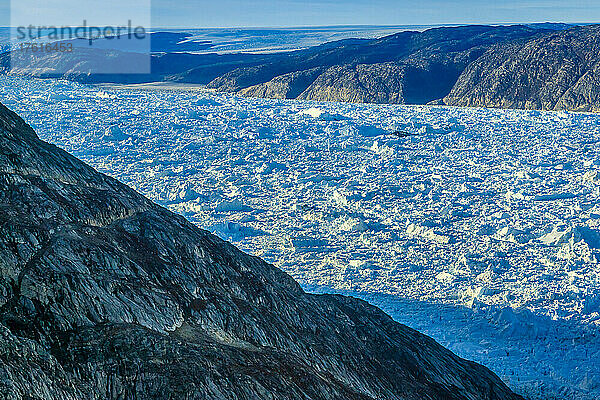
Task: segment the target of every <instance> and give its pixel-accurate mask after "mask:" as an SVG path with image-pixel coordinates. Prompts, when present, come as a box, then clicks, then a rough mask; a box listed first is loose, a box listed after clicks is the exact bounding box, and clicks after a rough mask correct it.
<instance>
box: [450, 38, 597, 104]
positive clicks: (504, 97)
mask: <svg viewBox="0 0 600 400" xmlns="http://www.w3.org/2000/svg"><path fill="white" fill-rule="evenodd" d="M599 51H600V27H598V26H589V27H580V28H574V29H571V30H568V31H564V32H555V33H552V34H544V35H541V36H540V37H537V38H534V39H531V40H526V41H517V42H514V43H510V44H504V45H500V46H496V47H494V48H492V49H490V50H489V51H488V52H487V53H486V54H484V55H483V56H482V57H481V58H479V59H478V60H477V61H475V62H473V63H472V64H471V65H469V67H467V69H466V70H465V71H464V73H463V74H462V75H461V76H460V78H459V79H458V82H457V83H456V85H455V86H454V88H453V89H452V91H451V92H450V94H449V95H448V96H447V97H446V98H445V99H444V102H445V103H446V104H448V105H457V106H477V107H498V108H525V109H543V110H576V111H592V112H597V111H598V110H600V75H599V74H600V59H599V58H598V52H599Z"/></svg>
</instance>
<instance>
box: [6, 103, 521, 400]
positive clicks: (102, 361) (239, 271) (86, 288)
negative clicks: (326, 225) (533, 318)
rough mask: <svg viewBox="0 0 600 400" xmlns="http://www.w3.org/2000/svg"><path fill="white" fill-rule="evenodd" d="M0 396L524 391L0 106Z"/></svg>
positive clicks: (504, 395) (469, 395) (489, 395)
mask: <svg viewBox="0 0 600 400" xmlns="http://www.w3.org/2000/svg"><path fill="white" fill-rule="evenodd" d="M0 398H2V399H6V400H21V399H36V400H40V399H43V400H69V399H73V400H75V399H98V400H105V399H202V400H204V399H290V400H291V399H294V400H297V399H344V400H348V399H365V400H366V399H415V400H416V399H419V400H425V399H430V400H440V399H472V400H476V399H482V400H483V399H487V400H508V399H512V400H516V399H519V398H520V397H519V396H517V395H515V394H513V393H512V392H511V391H510V390H509V389H508V388H507V387H506V386H505V385H504V384H503V383H502V381H501V380H500V379H499V378H498V377H496V376H495V375H494V374H493V373H492V372H490V371H489V370H487V369H486V368H484V367H482V366H480V365H477V364H475V363H472V362H469V361H465V360H462V359H460V358H458V357H457V356H455V355H454V354H452V353H451V352H450V351H448V350H446V349H444V348H443V347H441V346H440V345H438V344H437V343H436V342H435V341H433V340H432V339H430V338H428V337H426V336H424V335H422V334H420V333H418V332H416V331H414V330H412V329H409V328H407V327H405V326H403V325H400V324H397V323H395V322H394V321H393V320H392V319H391V318H390V317H389V316H387V315H386V314H384V313H383V312H382V311H380V310H379V309H377V308H375V307H372V306H370V305H368V304H366V303H364V302H362V301H359V300H356V299H353V298H347V297H341V296H317V295H310V294H307V293H305V292H304V291H303V290H302V289H301V288H300V287H299V286H298V284H297V283H296V282H295V281H294V280H292V278H291V277H289V276H288V275H286V274H285V273H283V272H282V271H280V270H278V269H276V268H275V267H273V266H271V265H269V264H267V263H265V262H263V261H262V260H260V259H258V258H255V257H252V256H249V255H246V254H244V253H242V252H240V251H239V250H237V249H236V248H235V247H233V246H232V245H230V244H228V243H226V242H224V241H222V240H220V239H218V238H216V237H215V236H213V235H211V234H210V233H208V232H205V231H203V230H200V229H198V228H196V227H195V226H194V225H192V224H191V223H189V222H187V221H186V220H185V219H184V218H183V217H180V216H177V215H174V214H172V213H171V212H169V211H167V210H165V209H163V208H161V207H159V206H157V205H155V204H153V203H151V202H150V201H149V200H147V199H145V198H144V197H142V196H141V195H139V194H137V193H136V192H135V191H133V190H132V189H129V188H128V187H126V186H124V185H122V184H120V183H119V182H117V181H115V180H114V179H111V178H109V177H107V176H104V175H102V174H99V173H97V172H96V171H94V170H93V169H92V168H90V167H88V166H87V165H85V164H83V163H82V162H80V161H79V160H77V159H75V158H74V157H72V156H70V155H69V154H67V153H65V152H64V151H62V150H60V149H58V148H57V147H55V146H52V145H50V144H47V143H45V142H43V141H41V140H40V139H39V138H38V137H37V136H36V134H35V133H34V132H33V130H32V129H31V128H30V127H29V126H28V125H26V123H25V122H23V120H21V119H20V118H19V117H17V116H16V115H15V114H13V113H12V112H10V111H9V110H7V109H6V108H4V107H3V106H0Z"/></svg>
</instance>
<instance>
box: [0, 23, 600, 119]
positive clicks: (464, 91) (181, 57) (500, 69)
mask: <svg viewBox="0 0 600 400" xmlns="http://www.w3.org/2000/svg"><path fill="white" fill-rule="evenodd" d="M598 31H599V28H598V26H594V25H589V26H570V25H566V24H553V23H545V24H529V25H512V26H483V25H482V26H478V25H468V26H459V27H442V28H433V29H428V30H426V31H423V32H418V31H405V32H400V33H397V34H394V35H391V36H386V37H382V38H379V39H345V40H340V41H336V42H329V43H326V44H323V45H320V46H315V47H311V48H308V49H304V50H298V51H292V52H286V53H276V54H244V53H239V54H226V55H218V54H190V53H185V52H184V51H178V52H168V51H167V52H165V51H157V53H156V54H154V55H153V56H152V73H151V74H148V75H135V74H133V75H90V74H86V73H85V70H86V69H85V63H83V65H82V64H81V63H79V64H78V62H77V61H78V60H77V57H76V56H74V55H72V54H64V55H59V56H56V55H52V56H41V57H40V59H39V65H40V66H42V67H43V71H44V72H43V73H40V74H39V76H40V77H60V78H67V79H73V80H77V81H81V82H88V83H99V82H118V83H141V82H151V81H168V82H178V83H194V84H205V85H207V87H208V88H210V89H214V90H216V91H220V92H230V93H236V94H239V95H242V96H251V97H269V98H278V99H302V100H315V101H339V102H364V103H383V104H441V105H453V106H476V107H501V108H532V109H543V110H577V111H598V110H599V109H600V99H599V96H598V92H600V84H599V83H598V78H597V68H598V66H597V65H598V61H599V56H598V52H597V51H596V49H597V46H598ZM156 35H157V37H156V44H155V45H154V46H153V48H154V49H159V48H161V47H164V48H165V49H166V48H169V46H171V47H173V43H175V42H176V41H177V40H178V39H180V38H181V37H183V36H181V37H180V36H177V35H175V34H173V33H169V34H168V35H167V36H165V35H166V34H164V33H160V32H158V33H156ZM185 48H186V47H185V46H184V45H182V47H181V49H185ZM98 51H100V50H98ZM106 56H107V55H103V54H100V55H99V56H98V57H95V58H94V57H90V58H89V59H90V61H89V62H90V63H98V62H101V60H102V57H106ZM109 56H110V57H118V56H119V55H115V54H110V55H109ZM9 60H10V54H8V53H5V54H4V55H3V56H2V57H0V65H2V66H3V70H4V71H5V72H7V71H8V69H9V68H8V65H9ZM55 65H60V66H61V67H62V69H63V70H69V68H68V66H69V65H77V66H78V68H80V69H81V70H82V71H83V72H75V71H73V72H70V73H67V74H53V73H52V68H53V66H55ZM11 73H13V74H20V73H21V72H20V71H19V70H15V71H12V72H11Z"/></svg>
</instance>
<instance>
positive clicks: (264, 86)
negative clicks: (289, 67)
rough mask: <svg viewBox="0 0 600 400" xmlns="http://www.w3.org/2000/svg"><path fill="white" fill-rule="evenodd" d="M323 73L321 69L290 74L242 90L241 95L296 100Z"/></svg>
mask: <svg viewBox="0 0 600 400" xmlns="http://www.w3.org/2000/svg"><path fill="white" fill-rule="evenodd" d="M322 72H323V70H322V69H321V68H313V69H309V70H307V71H297V72H290V73H289V74H284V75H281V76H278V77H276V78H273V79H272V80H270V81H269V82H266V83H261V84H258V85H254V86H250V87H249V88H246V89H241V90H240V91H239V94H241V95H242V96H248V97H266V98H270V99H295V98H298V96H300V95H301V94H302V92H304V91H305V90H306V88H307V87H309V86H310V85H311V84H312V83H313V82H314V81H315V79H316V78H317V77H318V76H319V75H320V74H321V73H322Z"/></svg>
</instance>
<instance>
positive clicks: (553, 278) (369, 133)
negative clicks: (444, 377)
mask: <svg viewBox="0 0 600 400" xmlns="http://www.w3.org/2000/svg"><path fill="white" fill-rule="evenodd" d="M1 80H2V85H1V89H0V94H1V96H2V97H1V101H2V102H3V103H4V104H5V105H6V106H8V107H10V108H12V109H13V110H15V111H16V112H18V113H19V114H21V115H22V116H23V117H24V118H25V119H26V120H27V121H28V122H29V123H30V124H31V125H32V126H33V127H34V128H35V129H36V130H37V131H38V133H39V134H40V136H41V137H42V138H43V139H44V140H47V141H50V142H51V143H54V144H56V145H58V146H60V147H62V148H64V149H66V150H67V151H69V152H71V153H73V154H74V155H76V156H77V157H79V158H81V159H82V160H84V161H85V162H88V163H89V164H91V165H92V166H94V167H95V168H97V169H98V170H100V171H101V172H104V173H107V174H109V175H112V176H114V177H116V178H118V179H119V180H121V181H122V182H124V183H126V184H128V185H131V186H132V187H134V188H135V189H137V190H139V191H141V192H142V193H143V194H145V195H147V196H149V197H150V198H151V199H153V200H155V201H157V202H159V203H160V204H163V205H165V206H166V207H168V208H170V209H171V210H173V211H176V212H178V213H181V214H183V215H185V216H186V217H188V218H189V219H190V220H191V221H193V222H195V223H196V224H198V225H199V226H201V227H203V228H206V229H208V230H210V231H212V232H214V233H216V234H218V235H219V236H221V237H223V238H225V239H227V240H230V241H232V242H234V243H235V244H236V245H237V246H239V247H241V248H242V249H244V250H246V251H248V252H250V253H252V254H255V255H258V256H260V257H263V258H265V259H266V260H268V261H270V262H272V263H274V264H276V265H277V266H279V267H281V268H283V269H284V270H286V271H287V272H289V273H290V274H292V275H293V276H294V277H295V278H297V279H298V280H299V281H300V282H301V283H302V284H303V285H304V286H305V287H306V288H307V289H309V290H312V291H315V292H321V291H326V292H339V293H345V294H351V295H355V296H358V297H362V298H365V299H367V300H368V301H370V302H371V303H373V304H376V305H378V306H381V307H382V308H383V309H384V310H385V311H387V312H389V313H390V314H391V315H392V316H393V317H394V318H395V319H396V320H398V321H400V322H402V323H405V324H407V325H409V326H411V327H414V328H416V329H418V330H420V331H422V332H424V333H426V334H429V335H431V336H433V337H434V338H435V339H437V340H438V341H439V342H441V343H442V344H443V345H445V346H448V347H449V348H450V349H451V350H453V351H455V352H456V353H457V354H459V355H460V356H462V357H465V358H468V359H472V360H474V361H477V362H481V363H483V364H485V365H486V366H488V367H490V368H491V369H492V370H494V371H495V372H496V373H497V374H498V375H500V376H501V377H502V378H503V379H504V380H505V381H506V382H507V383H508V384H509V385H510V386H511V387H512V388H513V389H515V390H516V391H517V392H519V393H521V394H524V395H526V396H527V397H530V398H534V399H552V398H556V399H597V398H600V335H599V329H600V281H599V280H600V264H598V261H599V259H600V203H599V199H600V115H591V114H572V113H555V112H552V113H546V112H538V111H500V110H485V109H462V108H445V107H433V106H432V107H426V106H389V105H357V104H335V103H322V104H321V103H312V102H300V101H279V100H265V99H250V98H239V97H233V96H228V95H218V94H213V93H209V92H202V91H194V92H192V91H190V92H185V91H183V92H182V91H166V90H161V91H152V90H150V91H148V90H144V91H142V90H135V89H118V90H117V89H107V88H97V87H92V86H84V85H80V84H76V83H70V82H64V81H51V80H24V79H19V78H10V77H3V78H1ZM394 132H396V133H398V132H400V133H401V134H400V135H394V134H393V133H394ZM402 133H410V134H415V135H414V136H406V137H403V136H404V135H402Z"/></svg>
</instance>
